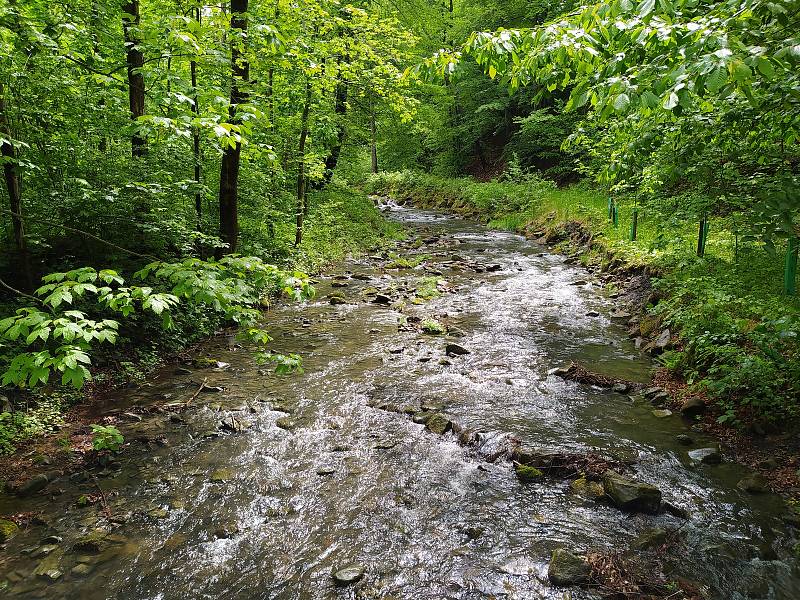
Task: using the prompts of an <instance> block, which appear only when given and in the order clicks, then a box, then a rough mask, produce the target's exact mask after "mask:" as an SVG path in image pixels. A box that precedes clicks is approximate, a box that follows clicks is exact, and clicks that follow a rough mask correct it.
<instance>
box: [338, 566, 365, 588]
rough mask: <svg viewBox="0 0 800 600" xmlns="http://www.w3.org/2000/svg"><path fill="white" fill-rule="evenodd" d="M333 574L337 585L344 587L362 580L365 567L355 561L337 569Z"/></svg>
mask: <svg viewBox="0 0 800 600" xmlns="http://www.w3.org/2000/svg"><path fill="white" fill-rule="evenodd" d="M332 575H333V581H334V582H335V583H336V585H338V586H342V587H344V586H347V585H350V584H353V583H356V582H358V581H360V580H361V579H362V578H363V577H364V567H362V566H361V565H358V564H355V563H353V564H349V565H345V566H344V567H339V568H337V569H335V570H334V571H333V573H332Z"/></svg>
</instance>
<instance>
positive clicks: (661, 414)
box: [653, 408, 672, 419]
mask: <svg viewBox="0 0 800 600" xmlns="http://www.w3.org/2000/svg"><path fill="white" fill-rule="evenodd" d="M653 416H654V417H658V418H659V419H663V418H665V417H671V416H672V411H671V410H669V409H668V408H662V409H658V408H657V409H655V410H654V411H653Z"/></svg>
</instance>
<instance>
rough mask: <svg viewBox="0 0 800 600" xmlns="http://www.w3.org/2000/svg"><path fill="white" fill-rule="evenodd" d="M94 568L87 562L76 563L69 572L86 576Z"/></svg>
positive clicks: (78, 575)
mask: <svg viewBox="0 0 800 600" xmlns="http://www.w3.org/2000/svg"><path fill="white" fill-rule="evenodd" d="M92 569H94V565H91V564H87V563H78V564H77V565H75V566H74V567H72V569H71V570H70V573H72V574H73V575H75V576H76V577H86V576H87V575H88V574H89V573H91V572H92Z"/></svg>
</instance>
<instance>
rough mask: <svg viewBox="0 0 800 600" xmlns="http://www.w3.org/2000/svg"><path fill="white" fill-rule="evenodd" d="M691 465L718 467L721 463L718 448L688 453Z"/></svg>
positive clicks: (699, 449) (701, 449)
mask: <svg viewBox="0 0 800 600" xmlns="http://www.w3.org/2000/svg"><path fill="white" fill-rule="evenodd" d="M689 459H690V460H691V461H692V463H693V464H704V465H718V464H719V463H721V462H722V454H720V451H719V448H698V449H697V450H691V451H690V452H689Z"/></svg>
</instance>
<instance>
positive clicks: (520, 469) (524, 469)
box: [514, 463, 544, 481]
mask: <svg viewBox="0 0 800 600" xmlns="http://www.w3.org/2000/svg"><path fill="white" fill-rule="evenodd" d="M514 470H515V471H516V472H517V477H519V478H520V479H521V480H522V481H534V480H536V479H541V478H542V476H544V473H542V472H541V471H540V470H539V469H537V468H536V467H531V466H530V465H523V464H520V463H517V464H515V465H514Z"/></svg>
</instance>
